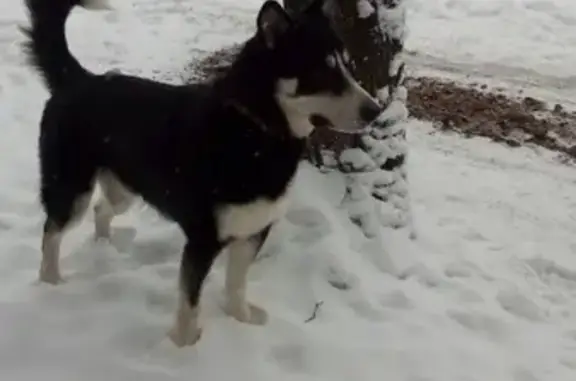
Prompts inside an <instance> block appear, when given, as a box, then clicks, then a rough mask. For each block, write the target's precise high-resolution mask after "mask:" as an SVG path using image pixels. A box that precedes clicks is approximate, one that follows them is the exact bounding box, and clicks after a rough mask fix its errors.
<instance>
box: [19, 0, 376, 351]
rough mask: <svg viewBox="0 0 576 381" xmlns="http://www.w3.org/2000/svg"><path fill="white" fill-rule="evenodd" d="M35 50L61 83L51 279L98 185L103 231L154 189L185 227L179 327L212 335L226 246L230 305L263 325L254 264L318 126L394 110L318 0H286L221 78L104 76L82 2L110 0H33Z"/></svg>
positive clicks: (52, 113) (43, 272) (43, 151)
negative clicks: (75, 28)
mask: <svg viewBox="0 0 576 381" xmlns="http://www.w3.org/2000/svg"><path fill="white" fill-rule="evenodd" d="M25 3H26V6H27V8H28V10H29V12H30V22H31V26H30V27H29V28H28V29H25V32H26V34H27V36H28V39H27V42H26V47H27V49H26V51H27V54H28V57H29V59H30V61H31V63H32V64H33V65H34V66H35V67H36V68H37V69H38V71H39V72H40V73H41V75H42V76H43V79H44V81H45V83H46V85H47V87H48V89H49V90H50V92H51V97H50V99H49V100H48V101H47V103H46V105H45V108H44V113H43V116H42V121H41V131H40V138H39V157H40V170H41V189H40V193H41V201H42V205H43V208H44V211H45V213H46V221H45V224H44V234H43V239H42V264H41V268H40V275H39V276H40V280H41V281H44V282H48V283H52V284H57V283H59V282H61V281H62V278H61V275H60V269H59V251H60V243H61V241H62V238H63V235H64V232H65V231H66V230H67V229H69V228H70V227H71V226H72V225H73V224H74V223H75V222H78V221H79V219H80V218H81V217H82V216H83V214H84V213H85V212H86V210H87V209H88V205H89V203H90V198H91V196H92V192H93V188H94V186H95V184H96V183H98V184H99V185H100V187H101V189H102V194H103V196H102V198H101V199H100V200H99V201H98V202H97V204H96V206H95V208H94V211H95V230H96V236H97V237H102V238H107V237H109V234H110V223H111V220H112V218H113V217H114V216H115V215H118V214H120V213H123V212H125V211H126V210H127V209H128V208H129V206H130V204H131V201H132V200H133V198H134V195H137V196H140V197H142V199H143V200H144V201H145V202H147V203H148V204H150V205H151V206H153V207H154V208H155V209H156V210H158V211H159V212H160V213H161V214H162V215H163V216H165V217H166V218H167V219H169V220H171V221H174V222H175V223H177V224H178V225H179V226H180V228H181V229H182V231H183V233H184V235H185V236H186V239H187V243H186V245H185V247H184V251H183V254H182V262H181V271H180V299H179V307H178V311H177V313H176V319H175V320H176V321H175V323H174V326H173V327H172V329H171V330H170V333H169V336H170V338H171V339H172V341H173V342H174V343H175V344H176V345H177V346H184V345H192V344H194V343H195V342H196V341H197V340H198V339H199V338H200V334H201V328H200V327H199V325H198V314H199V308H198V306H199V303H198V301H199V296H200V292H201V288H202V283H203V281H204V279H205V277H206V275H207V273H208V272H209V270H210V268H211V266H212V262H213V261H214V259H215V258H216V256H217V255H218V254H219V253H220V251H222V250H223V249H224V248H227V249H228V251H229V253H228V264H227V270H226V286H225V287H226V296H227V299H226V313H227V314H229V315H230V316H232V317H234V318H235V319H237V320H239V321H241V322H246V323H250V324H264V323H265V322H266V320H267V314H266V312H265V311H264V310H263V309H261V308H259V307H257V306H255V305H253V304H250V303H249V302H247V301H246V276H247V272H248V268H249V266H250V263H251V262H252V259H253V258H254V256H255V254H256V253H257V251H258V250H259V249H260V246H261V244H262V243H263V241H264V239H265V237H266V234H267V232H268V230H269V227H270V226H271V224H272V223H274V221H276V220H277V219H278V218H280V217H281V216H282V214H283V210H284V207H285V204H286V194H287V191H288V189H289V187H290V184H291V182H292V180H293V178H294V175H295V172H296V169H297V165H298V162H299V159H300V157H301V154H302V151H303V148H304V141H305V139H306V137H307V136H308V135H309V134H310V133H311V132H312V130H313V129H314V127H318V128H326V127H328V128H334V129H339V130H347V131H350V132H354V131H359V130H360V129H362V128H363V126H365V125H366V124H367V123H368V122H370V121H371V120H372V119H374V118H375V117H376V116H377V115H378V114H379V113H380V111H381V107H380V105H379V104H378V103H377V102H376V101H375V100H374V99H373V98H372V97H370V95H369V94H368V93H367V92H366V91H364V90H363V89H362V88H361V87H360V86H359V85H358V83H357V82H356V81H354V79H353V78H352V77H351V76H350V74H349V73H348V72H347V70H346V69H345V62H344V61H345V60H346V53H345V51H344V48H343V45H342V42H341V41H340V40H339V39H338V37H337V36H336V34H335V33H334V31H333V30H332V28H331V26H330V23H329V20H328V18H327V17H326V16H325V14H324V10H323V7H324V1H323V0H317V1H315V2H314V3H313V4H312V5H311V6H310V7H309V8H308V9H307V10H306V11H305V12H303V14H302V15H301V16H298V18H297V19H296V18H291V17H290V16H289V15H288V14H287V13H286V12H285V11H284V9H283V8H282V7H281V6H280V5H279V4H278V3H277V2H275V1H270V0H268V1H266V2H265V3H264V4H263V5H262V8H261V9H260V11H259V13H258V16H257V20H256V26H257V31H256V33H255V34H254V36H253V37H251V38H250V39H249V40H248V41H247V42H246V43H245V45H244V47H243V49H242V52H241V53H240V54H239V56H238V58H237V59H236V61H235V63H234V64H233V65H232V66H231V68H230V69H229V71H228V72H227V73H226V74H225V75H224V76H223V77H222V78H219V79H218V80H215V81H213V82H210V83H202V84H197V85H193V86H172V85H168V84H163V83H158V82H155V81H151V80H147V79H143V78H138V77H132V76H126V75H121V74H107V75H96V74H93V73H91V72H89V71H88V70H87V69H85V68H84V67H82V65H80V64H79V63H78V61H77V60H76V59H75V58H74V57H73V56H72V55H71V53H70V51H69V48H68V44H67V41H66V37H65V23H66V19H67V17H68V16H69V14H70V12H71V10H72V8H74V7H75V6H81V7H84V8H87V9H105V8H106V7H107V4H105V3H104V2H103V1H102V0H50V1H48V0H25Z"/></svg>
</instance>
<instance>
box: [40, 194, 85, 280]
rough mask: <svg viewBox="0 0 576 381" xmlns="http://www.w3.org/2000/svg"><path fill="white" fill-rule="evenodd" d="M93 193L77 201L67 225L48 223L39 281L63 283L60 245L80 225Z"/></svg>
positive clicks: (43, 242)
mask: <svg viewBox="0 0 576 381" xmlns="http://www.w3.org/2000/svg"><path fill="white" fill-rule="evenodd" d="M91 198H92V192H88V193H86V194H84V195H82V196H80V197H78V199H77V200H76V202H75V203H74V206H73V209H72V216H71V218H70V221H68V223H67V225H66V226H64V227H62V228H59V227H57V226H55V225H54V224H53V223H51V222H50V221H47V226H45V231H44V234H43V235H42V247H41V250H42V261H41V263H40V272H39V279H40V281H41V282H45V283H50V284H54V285H56V284H59V283H63V282H64V280H63V279H62V276H61V274H60V245H61V243H62V238H63V236H64V233H65V231H66V230H69V229H71V228H72V227H73V226H74V225H76V224H78V223H79V222H80V220H81V219H82V217H83V216H84V214H86V210H87V209H88V206H89V205H90V199H91Z"/></svg>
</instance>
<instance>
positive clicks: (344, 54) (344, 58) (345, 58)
mask: <svg viewBox="0 0 576 381" xmlns="http://www.w3.org/2000/svg"><path fill="white" fill-rule="evenodd" d="M342 62H344V63H345V64H348V63H349V62H350V54H349V53H348V50H344V51H342Z"/></svg>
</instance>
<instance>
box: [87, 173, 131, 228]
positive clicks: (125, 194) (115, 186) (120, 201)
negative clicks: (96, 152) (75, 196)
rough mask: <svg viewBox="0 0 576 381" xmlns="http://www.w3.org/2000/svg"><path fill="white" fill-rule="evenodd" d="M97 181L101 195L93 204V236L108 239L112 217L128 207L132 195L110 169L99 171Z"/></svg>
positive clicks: (125, 210)
mask: <svg viewBox="0 0 576 381" xmlns="http://www.w3.org/2000/svg"><path fill="white" fill-rule="evenodd" d="M98 183H99V184H100V188H101V189H102V196H101V197H100V199H99V200H98V201H97V202H96V205H95V206H94V230H95V236H96V239H100V238H104V239H110V224H111V223H112V219H113V218H114V216H117V215H120V214H122V213H125V212H127V211H128V209H130V206H131V205H132V204H133V201H134V195H133V194H132V193H131V192H130V191H128V190H127V189H126V188H125V187H124V186H123V185H122V183H121V182H120V180H118V178H117V177H116V176H114V174H112V173H111V172H110V171H102V172H100V174H99V175H98Z"/></svg>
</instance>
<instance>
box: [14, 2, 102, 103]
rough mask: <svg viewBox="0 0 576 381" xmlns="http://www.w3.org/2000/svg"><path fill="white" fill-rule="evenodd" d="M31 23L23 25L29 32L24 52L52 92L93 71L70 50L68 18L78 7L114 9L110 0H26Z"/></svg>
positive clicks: (24, 30) (26, 32)
mask: <svg viewBox="0 0 576 381" xmlns="http://www.w3.org/2000/svg"><path fill="white" fill-rule="evenodd" d="M24 2H25V5H26V8H28V12H29V18H30V26H29V27H21V31H22V32H23V33H24V34H25V35H26V37H27V40H26V41H25V42H24V45H23V47H24V51H25V53H26V56H27V59H28V62H29V63H30V64H31V65H32V66H34V67H35V68H36V69H37V70H38V72H39V73H40V75H41V76H42V78H43V79H44V82H45V83H46V86H47V87H48V89H49V90H50V92H54V91H55V90H57V89H59V88H62V87H64V86H66V85H67V84H68V83H73V82H75V81H77V80H81V79H82V78H86V77H88V76H91V75H92V74H91V73H90V72H89V71H88V70H87V69H85V68H84V67H82V65H80V63H79V62H78V61H77V60H76V58H74V56H72V54H71V53H70V50H69V49H68V42H67V40H66V34H65V27H66V19H67V18H68V15H69V14H70V11H71V10H72V8H74V7H75V6H80V7H83V8H86V9H94V10H98V9H111V7H110V6H109V5H108V2H107V0H24Z"/></svg>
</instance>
